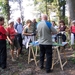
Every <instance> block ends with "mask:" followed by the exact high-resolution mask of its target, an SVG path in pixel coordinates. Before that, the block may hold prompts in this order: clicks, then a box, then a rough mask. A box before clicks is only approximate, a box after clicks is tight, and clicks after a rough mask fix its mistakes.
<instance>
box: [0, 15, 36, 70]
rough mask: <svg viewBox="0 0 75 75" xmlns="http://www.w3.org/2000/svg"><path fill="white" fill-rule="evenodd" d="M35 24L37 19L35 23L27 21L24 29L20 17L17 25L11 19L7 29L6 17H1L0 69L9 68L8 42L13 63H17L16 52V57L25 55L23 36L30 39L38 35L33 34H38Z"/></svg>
mask: <svg viewBox="0 0 75 75" xmlns="http://www.w3.org/2000/svg"><path fill="white" fill-rule="evenodd" d="M34 23H36V20H35V19H34V20H33V22H32V21H31V20H27V22H26V26H25V27H24V26H23V25H22V23H21V18H20V17H18V18H17V21H16V23H14V20H12V19H10V20H9V21H8V26H7V27H6V28H5V27H4V17H2V16H0V67H1V68H2V69H5V68H6V66H7V62H6V61H7V47H6V44H7V41H8V42H9V45H10V49H11V51H10V53H11V59H12V61H16V60H15V59H14V50H16V57H19V54H21V55H22V54H23V51H22V46H23V43H22V41H23V35H24V36H26V37H27V38H28V37H29V36H34V35H35V34H36V33H33V32H36V31H35V29H36V28H34V27H35V26H34V25H35V24H34ZM31 25H33V26H34V27H33V26H31ZM32 33H33V34H32ZM30 40H31V38H30Z"/></svg>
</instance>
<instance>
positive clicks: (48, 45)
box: [37, 14, 57, 73]
mask: <svg viewBox="0 0 75 75" xmlns="http://www.w3.org/2000/svg"><path fill="white" fill-rule="evenodd" d="M47 19H48V16H47V15H45V14H43V15H42V16H41V22H39V23H38V24H37V32H38V38H39V39H38V41H39V46H40V69H43V68H44V57H45V54H46V58H47V59H46V73H50V72H51V71H52V70H51V66H52V33H53V34H56V33H57V31H56V29H55V28H54V27H53V26H52V24H51V23H50V22H48V21H47Z"/></svg>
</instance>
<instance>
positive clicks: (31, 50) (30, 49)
mask: <svg viewBox="0 0 75 75" xmlns="http://www.w3.org/2000/svg"><path fill="white" fill-rule="evenodd" d="M31 52H32V55H33V59H32V60H34V61H35V65H36V66H37V62H36V57H35V54H34V50H33V47H31V46H30V47H29V54H28V64H29V62H31V61H32V60H31V58H30V54H31Z"/></svg>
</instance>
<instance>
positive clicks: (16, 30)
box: [0, 14, 75, 73]
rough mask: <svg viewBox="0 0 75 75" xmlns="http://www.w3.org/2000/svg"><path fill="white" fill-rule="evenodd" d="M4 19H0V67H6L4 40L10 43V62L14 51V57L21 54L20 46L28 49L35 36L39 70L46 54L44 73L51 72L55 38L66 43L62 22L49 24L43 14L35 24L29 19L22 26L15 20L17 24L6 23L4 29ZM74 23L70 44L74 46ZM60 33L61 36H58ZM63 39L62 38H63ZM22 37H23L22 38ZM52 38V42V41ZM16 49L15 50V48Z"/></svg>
mask: <svg viewBox="0 0 75 75" xmlns="http://www.w3.org/2000/svg"><path fill="white" fill-rule="evenodd" d="M3 25H4V18H3V17H0V67H1V68H2V69H5V68H6V66H7V63H6V60H7V49H6V39H7V40H8V41H9V43H10V49H11V57H12V61H15V59H14V49H16V50H17V54H16V56H17V57H19V54H22V53H23V52H22V46H23V45H25V46H26V48H28V44H29V42H32V41H35V40H36V35H38V42H39V47H40V69H43V68H44V58H45V54H46V65H45V68H46V72H47V73H50V72H52V70H51V66H52V44H53V42H54V41H55V42H57V41H56V40H57V38H56V37H57V36H59V35H62V40H63V41H64V42H65V41H66V35H65V31H66V29H67V26H66V25H65V22H64V21H63V20H60V21H59V26H58V25H56V23H55V21H52V23H51V22H49V21H48V16H47V15H46V14H43V15H42V16H41V21H40V22H38V23H37V22H36V19H34V20H33V21H31V20H30V19H29V20H27V21H26V24H25V25H24V26H23V25H22V23H21V19H20V18H17V22H16V23H15V24H14V21H13V20H9V21H8V27H7V28H6V29H5V28H4V26H3ZM74 25H75V21H73V22H72V26H71V29H70V30H71V35H72V37H71V38H72V42H73V43H72V44H74V41H73V38H74V37H75V26H74ZM60 33H61V34H60ZM63 35H64V36H65V38H64V36H63ZM23 36H24V37H23ZM53 38H54V40H52V39H53ZM15 47H16V48H15Z"/></svg>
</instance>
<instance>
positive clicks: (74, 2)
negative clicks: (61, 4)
mask: <svg viewBox="0 0 75 75" xmlns="http://www.w3.org/2000/svg"><path fill="white" fill-rule="evenodd" d="M66 1H67V4H68V10H69V17H70V21H72V20H75V0H66Z"/></svg>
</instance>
